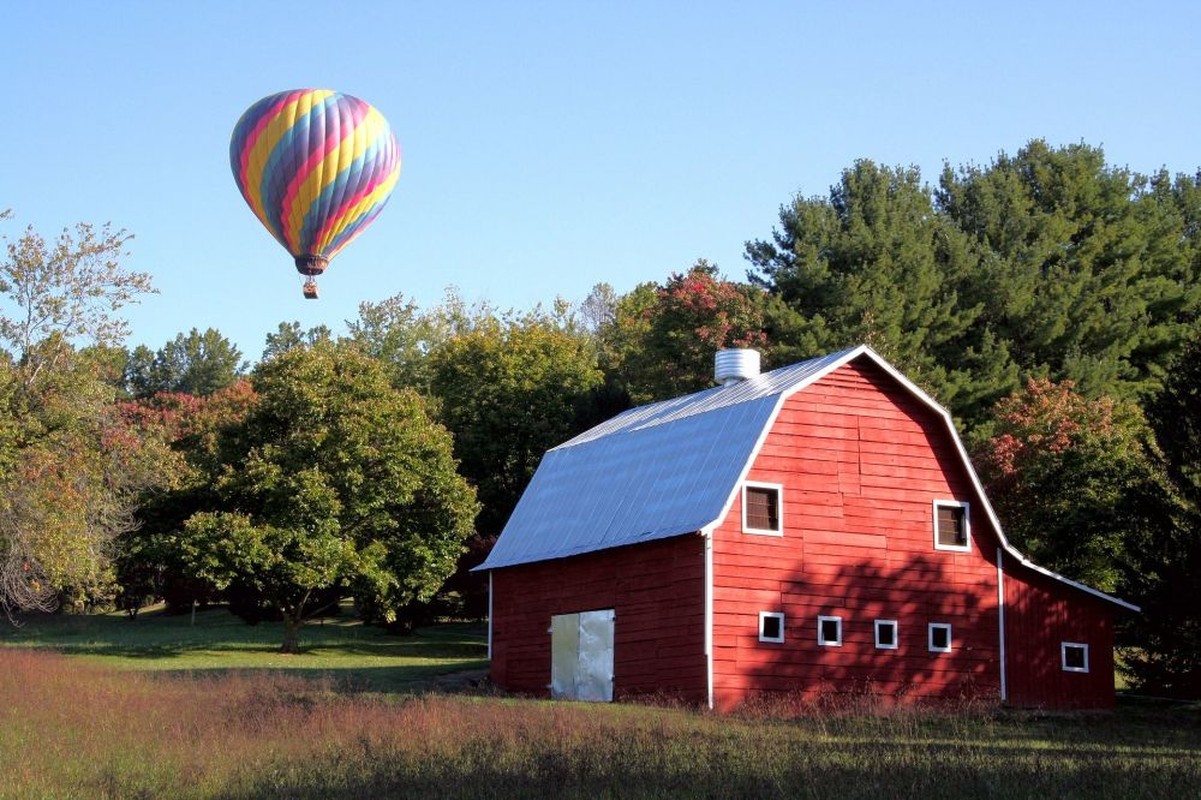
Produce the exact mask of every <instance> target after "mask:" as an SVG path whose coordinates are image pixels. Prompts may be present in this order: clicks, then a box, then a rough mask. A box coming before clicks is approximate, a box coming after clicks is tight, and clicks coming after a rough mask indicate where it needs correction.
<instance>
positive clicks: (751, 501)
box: [742, 483, 784, 536]
mask: <svg viewBox="0 0 1201 800" xmlns="http://www.w3.org/2000/svg"><path fill="white" fill-rule="evenodd" d="M780 488H781V487H779V486H777V485H775V484H769V483H760V484H755V483H748V484H746V485H745V486H743V487H742V530H743V532H744V533H763V534H768V535H771V536H781V535H783V531H784V527H783V523H782V521H781V520H782V517H783V507H782V506H783V504H782V503H781V502H780Z"/></svg>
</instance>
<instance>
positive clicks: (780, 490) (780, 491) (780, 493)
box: [742, 481, 784, 536]
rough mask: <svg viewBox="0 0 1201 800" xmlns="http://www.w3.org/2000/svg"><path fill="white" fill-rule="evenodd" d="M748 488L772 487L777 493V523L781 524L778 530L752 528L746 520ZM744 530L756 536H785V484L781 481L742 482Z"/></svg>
mask: <svg viewBox="0 0 1201 800" xmlns="http://www.w3.org/2000/svg"><path fill="white" fill-rule="evenodd" d="M747 489H771V490H774V491H775V493H776V517H777V519H776V523H777V524H778V525H779V526H780V529H779V530H778V531H773V530H769V529H767V528H752V527H751V526H750V525H748V524H747V521H746V507H747V506H746V490H747ZM742 532H743V533H753V534H755V535H756V536H783V535H784V485H783V484H780V483H761V482H759V481H743V484H742Z"/></svg>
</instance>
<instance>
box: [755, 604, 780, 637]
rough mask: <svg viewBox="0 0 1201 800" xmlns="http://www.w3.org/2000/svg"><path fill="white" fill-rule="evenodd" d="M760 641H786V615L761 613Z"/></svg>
mask: <svg viewBox="0 0 1201 800" xmlns="http://www.w3.org/2000/svg"><path fill="white" fill-rule="evenodd" d="M759 641H761V642H782V641H784V615H783V614H781V613H780V612H778V611H760V612H759Z"/></svg>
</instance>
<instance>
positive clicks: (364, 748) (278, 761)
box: [0, 611, 1201, 800]
mask: <svg viewBox="0 0 1201 800" xmlns="http://www.w3.org/2000/svg"><path fill="white" fill-rule="evenodd" d="M222 615H224V612H220V611H214V612H207V613H206V614H202V615H198V617H197V625H196V627H195V628H194V629H193V628H192V626H190V625H189V624H188V623H189V620H188V618H187V617H182V618H156V617H154V616H151V617H149V618H147V619H139V620H137V621H136V622H133V623H129V622H126V621H125V620H123V619H121V618H119V617H112V618H105V617H100V618H54V619H49V620H45V619H43V620H40V621H39V622H38V623H37V624H31V625H28V626H27V627H26V628H24V629H22V630H20V631H18V632H13V631H11V630H3V632H0V643H3V644H4V645H8V646H5V647H0V776H3V779H2V780H0V797H3V798H9V797H11V798H18V797H20V798H29V797H37V798H43V797H45V798H56V797H62V798H67V797H80V798H84V797H87V798H103V797H109V798H151V797H155V798H156V797H171V798H175V797H179V798H258V797H299V798H319V797H320V798H359V797H362V798H369V797H370V798H375V797H439V798H441V797H468V798H470V797H575V798H597V797H663V798H667V797H715V798H716V797H723V798H724V797H800V798H803V797H813V798H824V797H836V798H839V799H840V800H845V799H851V798H878V797H894V798H907V797H921V798H972V797H981V798H1027V797H1029V798H1044V797H1079V798H1089V799H1090V800H1094V799H1095V798H1108V797H1114V798H1165V797H1182V798H1183V797H1189V798H1192V797H1199V796H1201V714H1199V712H1198V711H1197V710H1196V709H1191V708H1185V707H1178V706H1173V707H1160V706H1150V705H1130V704H1126V705H1124V706H1123V707H1122V708H1120V709H1119V711H1118V712H1117V713H1115V714H1101V715H1069V716H1040V715H1031V714H1021V713H994V712H991V711H987V710H982V709H964V710H962V711H961V712H960V713H933V712H915V711H900V712H897V711H894V712H892V713H887V714H879V715H867V714H863V713H850V712H848V711H847V710H845V709H842V710H840V709H838V708H836V707H835V708H826V709H823V710H822V711H820V712H816V713H810V714H807V715H805V716H801V717H790V716H788V715H784V714H781V713H770V712H766V711H763V710H760V712H759V713H753V714H752V713H745V714H740V715H734V716H724V717H719V716H715V715H711V714H708V713H704V712H699V711H695V710H691V709H679V708H658V707H651V706H638V705H610V706H593V705H582V704H573V703H549V702H542V701H530V700H518V699H510V698H500V697H493V696H488V695H483V694H448V693H445V692H441V691H433V690H432V689H435V688H436V687H437V686H439V685H441V684H442V683H443V681H442V679H440V678H439V677H438V675H439V674H445V673H444V672H442V671H452V672H453V671H454V669H453V668H455V667H457V666H460V665H466V666H476V665H479V664H481V663H482V662H481V659H480V656H481V655H482V652H481V650H480V648H481V646H482V643H481V641H480V640H479V639H478V632H479V631H478V629H475V630H472V629H469V628H463V627H450V628H447V629H439V630H437V631H425V632H422V633H421V634H420V635H418V636H416V637H412V638H410V639H401V640H392V639H390V638H387V637H383V636H381V635H379V634H377V633H376V632H375V631H373V630H371V629H364V628H361V627H360V626H356V625H354V624H353V623H351V622H341V623H337V624H333V623H330V622H327V623H326V624H325V626H320V625H316V626H310V627H309V628H306V630H305V641H306V642H308V643H309V644H310V645H311V648H312V649H311V651H310V652H309V653H308V654H305V655H301V656H295V657H290V658H289V659H286V660H285V662H284V664H283V666H284V667H285V668H286V669H283V670H281V669H279V663H280V662H279V657H278V656H276V655H275V654H274V653H273V652H272V650H273V648H274V646H275V643H276V638H275V636H274V633H277V632H278V631H275V632H273V631H272V630H271V628H270V627H262V626H259V627H256V628H242V627H239V626H240V623H238V624H235V623H232V622H230V620H229V619H226V618H225V617H224V616H222ZM143 623H146V624H145V625H143ZM122 626H124V627H122ZM184 629H187V635H186V636H185V635H184ZM473 635H474V636H476V637H477V638H472V637H473ZM394 642H395V643H394ZM392 648H395V649H392ZM54 650H57V651H58V652H52V651H54ZM305 659H312V660H313V661H312V662H311V663H310V662H305ZM376 659H383V660H384V663H383V664H381V663H380V662H379V661H377V660H376ZM410 662H412V663H410ZM356 663H361V664H362V665H363V667H362V669H364V670H365V673H364V674H362V675H359V674H358V668H357V667H355V666H354V665H355V664H356ZM392 669H394V670H397V671H398V672H400V673H401V674H402V675H404V676H405V677H404V678H403V679H398V680H396V681H394V682H391V681H388V680H383V679H382V672H384V671H387V670H392ZM323 673H324V675H325V677H322V676H321V675H322V674H323ZM422 675H424V676H425V677H424V678H423V677H419V676H422ZM347 688H350V689H356V688H368V689H371V691H346V689H347Z"/></svg>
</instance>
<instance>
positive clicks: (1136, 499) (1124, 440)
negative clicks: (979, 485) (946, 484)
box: [973, 378, 1165, 592]
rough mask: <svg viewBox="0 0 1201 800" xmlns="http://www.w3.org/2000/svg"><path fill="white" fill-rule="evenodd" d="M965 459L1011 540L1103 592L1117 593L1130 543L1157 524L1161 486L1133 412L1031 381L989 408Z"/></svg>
mask: <svg viewBox="0 0 1201 800" xmlns="http://www.w3.org/2000/svg"><path fill="white" fill-rule="evenodd" d="M990 428H991V435H988V436H987V437H980V440H979V442H978V443H977V444H976V445H975V446H974V447H973V451H974V457H973V461H974V462H975V464H976V467H977V469H978V470H979V472H980V477H981V479H982V480H983V481H984V484H985V487H986V489H987V491H988V496H989V499H990V501H991V502H992V504H993V507H994V508H995V509H996V511H997V515H998V516H999V517H1000V520H1001V524H1002V526H1003V527H1004V529H1005V532H1006V534H1007V535H1008V537H1009V538H1010V540H1011V541H1012V542H1013V543H1014V545H1015V546H1017V547H1018V549H1019V550H1022V551H1023V552H1025V553H1026V554H1028V555H1029V556H1031V557H1032V559H1033V560H1034V561H1035V562H1036V563H1038V564H1040V565H1042V566H1045V567H1048V568H1050V569H1052V570H1055V571H1057V572H1060V573H1062V574H1064V575H1066V576H1067V577H1069V578H1072V579H1074V580H1078V581H1081V582H1083V583H1086V584H1088V585H1090V586H1095V587H1097V588H1100V589H1102V590H1105V591H1111V592H1112V591H1116V590H1118V589H1120V588H1121V578H1122V570H1123V566H1124V564H1125V563H1126V560H1127V548H1128V545H1129V543H1130V542H1131V541H1134V540H1136V539H1137V538H1138V537H1140V536H1142V535H1144V534H1147V533H1149V532H1152V531H1154V530H1155V529H1156V528H1157V527H1159V526H1160V525H1161V524H1162V515H1161V512H1163V511H1164V510H1165V509H1164V508H1163V505H1162V502H1161V501H1162V500H1163V499H1164V497H1163V490H1164V482H1163V474H1162V469H1161V467H1160V464H1159V462H1158V460H1157V458H1156V453H1157V451H1156V450H1155V449H1154V442H1153V440H1152V437H1151V431H1150V429H1149V427H1148V425H1147V423H1146V420H1145V419H1144V417H1143V414H1142V412H1141V411H1140V409H1139V408H1138V407H1137V406H1134V405H1132V404H1129V403H1124V402H1121V401H1116V400H1113V399H1111V398H1105V397H1102V398H1098V399H1089V398H1086V397H1084V396H1083V395H1081V394H1079V393H1078V392H1077V391H1076V390H1075V387H1074V385H1073V384H1072V383H1071V382H1070V381H1065V382H1061V383H1055V382H1052V381H1050V380H1047V379H1045V378H1044V379H1031V380H1030V381H1029V382H1028V383H1027V385H1026V388H1025V389H1024V390H1023V391H1021V392H1016V393H1014V394H1012V395H1010V396H1009V397H1007V398H1005V399H1004V400H1002V401H1001V402H1000V403H998V404H997V407H996V408H995V410H994V414H993V419H992V421H991V425H990Z"/></svg>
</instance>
